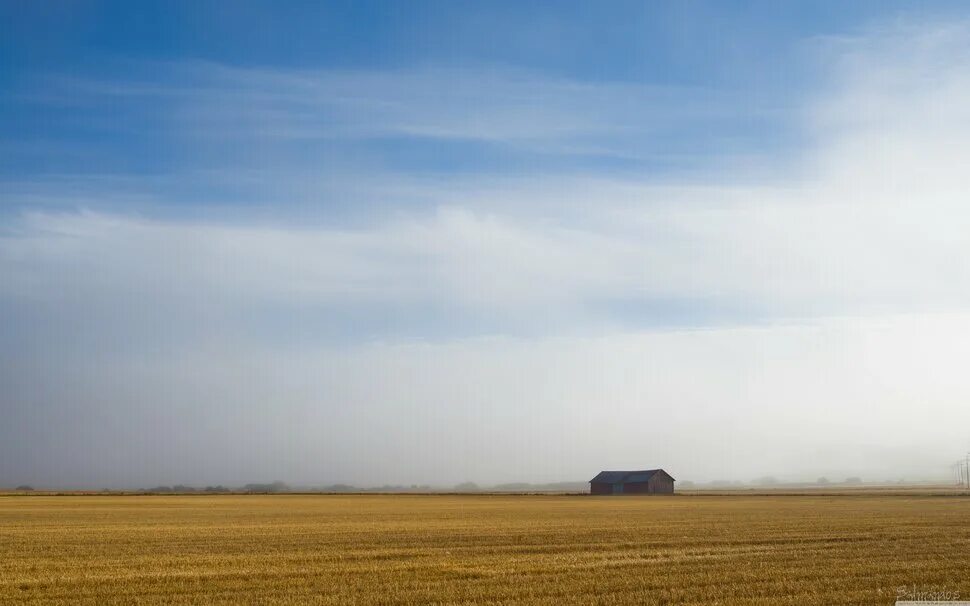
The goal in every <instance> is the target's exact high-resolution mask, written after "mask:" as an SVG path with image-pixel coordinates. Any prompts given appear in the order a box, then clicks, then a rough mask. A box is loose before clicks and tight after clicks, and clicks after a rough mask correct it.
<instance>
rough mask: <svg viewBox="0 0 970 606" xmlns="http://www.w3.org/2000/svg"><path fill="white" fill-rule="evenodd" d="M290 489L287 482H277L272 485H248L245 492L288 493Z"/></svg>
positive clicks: (244, 487)
mask: <svg viewBox="0 0 970 606" xmlns="http://www.w3.org/2000/svg"><path fill="white" fill-rule="evenodd" d="M289 489H290V487H289V486H288V485H287V484H286V482H280V481H278V480H277V481H276V482H273V483H272V484H246V485H245V486H243V490H244V491H246V492H287V491H288V490H289Z"/></svg>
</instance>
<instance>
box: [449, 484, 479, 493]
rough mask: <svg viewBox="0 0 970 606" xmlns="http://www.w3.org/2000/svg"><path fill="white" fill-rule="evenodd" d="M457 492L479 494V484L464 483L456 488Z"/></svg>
mask: <svg viewBox="0 0 970 606" xmlns="http://www.w3.org/2000/svg"><path fill="white" fill-rule="evenodd" d="M455 491H456V492H478V491H479V488H478V484H476V483H474V482H462V483H461V484H458V485H457V486H455Z"/></svg>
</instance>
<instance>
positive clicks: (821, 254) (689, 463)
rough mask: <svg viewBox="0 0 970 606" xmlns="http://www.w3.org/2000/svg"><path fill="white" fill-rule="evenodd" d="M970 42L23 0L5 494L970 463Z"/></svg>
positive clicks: (13, 137) (644, 22)
mask: <svg viewBox="0 0 970 606" xmlns="http://www.w3.org/2000/svg"><path fill="white" fill-rule="evenodd" d="M967 40H970V11H967V10H966V9H965V8H964V7H962V6H961V4H960V3H904V2H852V3H842V2H804V3H800V2H793V3H777V2H669V3H659V2H657V3H641V2H630V3H624V2H617V3H606V4H603V3H597V4H592V3H555V4H553V3H521V2H515V3H488V4H483V3H470V2H469V3H459V2H441V3H433V2H421V3H389V2H386V3H363V2H347V3H338V2H331V3H306V4H300V3H288V4H287V5H286V6H285V7H280V6H278V3H257V2H237V3H206V2H173V3H158V4H152V3H130V2H118V3H110V2H105V3H91V2H68V3H60V4H57V5H56V6H55V5H50V4H44V3H5V4H3V5H2V6H0V160H2V161H0V318H2V321H0V396H2V397H0V415H2V417H3V421H4V423H0V485H3V484H4V483H9V484H11V485H17V484H22V483H31V484H45V483H46V484H48V485H87V484H89V483H91V484H97V485H98V486H102V485H112V486H115V485H116V486H132V485H138V484H163V483H168V484H172V483H179V482H198V483H210V484H213V483H231V482H239V483H246V482H249V481H266V480H271V479H274V478H277V477H279V478H281V479H284V480H288V481H294V482H297V481H298V482H317V481H319V482H321V483H327V482H337V481H346V482H357V483H368V482H372V483H377V484H380V483H385V482H391V483H394V482H402V483H408V484H410V483H429V482H430V483H438V482H443V483H446V484H447V483H456V482H459V481H464V480H477V481H540V480H541V481H546V480H562V479H575V478H584V477H586V476H591V474H590V472H595V471H597V470H599V469H600V468H608V467H616V468H624V467H634V468H636V467H641V468H642V467H643V466H647V467H651V466H655V465H657V466H663V467H666V468H673V470H674V471H676V473H674V475H675V476H678V477H685V478H688V479H715V478H722V479H723V478H740V479H749V478H750V477H754V476H757V475H763V474H767V473H774V474H776V475H779V476H785V475H786V474H787V475H788V476H790V477H792V478H794V477H809V478H814V477H816V476H817V475H820V474H830V475H832V474H839V473H846V475H858V474H866V475H868V474H875V475H877V476H881V477H888V475H887V474H896V473H906V474H910V475H912V476H913V477H916V476H923V477H929V476H933V474H934V473H937V471H938V470H942V471H941V473H944V474H945V473H946V470H947V469H948V468H947V467H946V465H947V464H948V463H949V459H948V457H950V455H951V451H952V452H955V453H956V454H955V455H953V456H958V455H959V454H960V452H963V451H962V450H960V449H961V448H963V449H965V448H966V447H968V446H970V444H966V443H965V442H966V439H965V436H963V435H962V434H960V432H959V431H958V428H959V427H964V426H967V425H968V424H970V418H968V417H967V415H970V411H968V410H967V409H966V407H965V406H964V404H963V402H965V401H966V398H967V397H970V382H968V381H966V379H965V378H964V377H963V372H962V369H961V368H959V365H958V364H957V363H956V361H959V360H961V359H965V358H966V354H967V353H968V352H966V351H964V350H965V347H964V346H963V345H962V344H963V343H968V342H970V338H965V337H970V272H968V270H967V269H966V264H965V263H963V259H965V258H967V256H968V255H970V247H968V245H967V241H968V240H967V238H966V235H965V234H966V233H967V231H968V230H970V212H968V211H967V209H966V202H965V199H964V192H965V190H966V187H965V179H964V173H965V168H964V167H965V165H966V161H967V159H968V158H970V147H968V145H967V141H970V113H968V110H967V109H966V108H967V107H970V44H968V43H967V42H966V41H967ZM917 403H918V405H919V406H920V407H922V408H921V410H923V412H922V413H921V415H920V417H919V419H918V420H914V418H913V414H912V413H913V410H914V406H916V405H917ZM940 419H950V420H951V421H953V422H951V423H945V424H941V423H940ZM645 423H663V424H664V425H665V426H666V427H669V432H668V435H667V436H666V437H663V438H660V439H658V440H656V441H655V442H651V443H650V444H642V443H641V442H640V441H639V440H638V439H637V435H638V434H637V428H638V427H641V426H642V425H643V424H645ZM590 424H598V426H603V427H604V428H605V433H606V434H608V435H611V436H613V437H614V438H618V439H611V440H609V441H597V440H596V439H595V437H593V436H591V435H590V434H589V432H588V431H587V428H588V427H589V426H590ZM159 428H160V429H162V430H163V431H162V432H161V434H160V433H159V432H158V431H157V430H158V429H159ZM550 428H551V430H550ZM726 429H728V430H730V431H728V432H727V433H728V434H730V435H731V436H732V437H731V438H726V437H725V431H726ZM119 435H121V436H124V439H121V440H120V441H119V440H118V439H117V436H119ZM537 435H541V436H543V438H542V439H536V436H537ZM860 435H862V436H865V437H864V439H860V437H859V436H860ZM162 436H178V438H177V439H173V440H166V439H163V437H162ZM109 444H114V446H111V447H109V446H108V445H109ZM415 444H420V447H417V446H415ZM112 448H114V449H115V450H112ZM766 449H774V452H776V453H778V456H777V458H776V460H775V461H771V462H767V463H766V462H765V461H764V457H763V452H765V450H766ZM116 452H121V453H123V454H124V455H125V456H117V455H116ZM374 453H379V454H374ZM442 455H444V456H442ZM203 460H204V461H205V465H201V464H200V463H199V462H200V461H203ZM509 470H514V471H509Z"/></svg>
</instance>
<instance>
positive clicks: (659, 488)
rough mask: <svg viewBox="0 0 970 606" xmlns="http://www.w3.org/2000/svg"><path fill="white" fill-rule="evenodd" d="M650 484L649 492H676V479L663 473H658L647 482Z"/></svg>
mask: <svg viewBox="0 0 970 606" xmlns="http://www.w3.org/2000/svg"><path fill="white" fill-rule="evenodd" d="M647 484H649V485H650V488H649V490H648V492H649V493H650V494H673V493H674V481H673V480H672V479H671V478H670V477H669V476H667V475H666V474H663V473H656V474H654V476H653V477H652V478H650V481H649V482H647Z"/></svg>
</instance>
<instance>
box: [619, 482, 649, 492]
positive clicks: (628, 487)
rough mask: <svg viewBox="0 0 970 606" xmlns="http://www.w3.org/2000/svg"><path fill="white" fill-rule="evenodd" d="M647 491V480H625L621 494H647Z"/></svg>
mask: <svg viewBox="0 0 970 606" xmlns="http://www.w3.org/2000/svg"><path fill="white" fill-rule="evenodd" d="M649 492H650V483H649V482H627V483H625V484H624V485H623V494H647V493H649Z"/></svg>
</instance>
